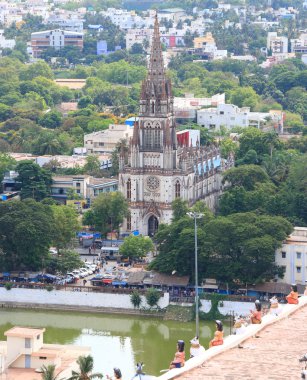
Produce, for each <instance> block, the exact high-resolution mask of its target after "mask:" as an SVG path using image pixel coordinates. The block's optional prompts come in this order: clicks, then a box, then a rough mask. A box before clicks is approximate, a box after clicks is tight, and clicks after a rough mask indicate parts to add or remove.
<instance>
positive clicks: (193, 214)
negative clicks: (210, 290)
mask: <svg viewBox="0 0 307 380" xmlns="http://www.w3.org/2000/svg"><path fill="white" fill-rule="evenodd" d="M187 215H188V216H189V217H190V218H193V219H194V240H195V305H196V307H195V324H196V326H195V328H196V336H197V337H199V306H198V258H197V222H196V220H197V219H200V218H202V217H203V214H201V213H199V212H192V211H191V212H187Z"/></svg>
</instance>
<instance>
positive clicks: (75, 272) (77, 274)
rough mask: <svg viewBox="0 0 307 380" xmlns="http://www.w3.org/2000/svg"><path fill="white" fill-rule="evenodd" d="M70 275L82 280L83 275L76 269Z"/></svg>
mask: <svg viewBox="0 0 307 380" xmlns="http://www.w3.org/2000/svg"><path fill="white" fill-rule="evenodd" d="M72 274H75V275H76V276H79V278H83V277H84V276H83V273H81V272H80V271H79V270H78V269H75V270H73V271H72Z"/></svg>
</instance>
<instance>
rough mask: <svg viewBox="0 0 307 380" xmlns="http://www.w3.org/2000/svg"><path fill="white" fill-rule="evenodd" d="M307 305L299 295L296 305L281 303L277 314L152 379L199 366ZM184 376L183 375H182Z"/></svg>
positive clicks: (165, 378)
mask: <svg viewBox="0 0 307 380" xmlns="http://www.w3.org/2000/svg"><path fill="white" fill-rule="evenodd" d="M305 305H307V296H303V297H300V299H299V304H298V305H289V304H286V305H281V312H280V314H279V315H276V314H271V313H269V314H267V315H265V316H264V317H263V318H262V323H261V324H259V325H249V326H248V327H247V328H246V330H245V332H244V333H243V334H240V335H229V336H227V337H226V338H225V339H224V344H223V345H221V346H216V347H211V348H209V349H208V350H206V351H205V352H204V353H203V354H201V355H199V356H197V357H195V358H192V359H189V360H187V361H186V362H185V365H184V366H183V367H182V368H174V369H172V370H170V371H168V372H167V373H165V374H163V375H161V376H159V377H153V379H156V380H172V379H175V378H177V377H180V376H181V375H183V374H184V373H186V372H188V371H190V370H192V369H195V368H197V367H199V366H201V365H202V364H203V363H204V362H206V361H207V360H210V359H211V358H213V357H215V356H217V355H220V354H221V353H223V352H225V351H227V350H229V349H231V348H234V347H237V346H238V344H240V343H242V342H244V341H245V340H247V339H248V338H250V337H252V336H254V335H255V334H257V333H258V332H259V331H261V330H262V329H264V328H265V327H266V326H269V325H272V324H274V323H276V322H278V321H279V320H281V319H284V318H287V317H289V316H290V315H291V314H292V313H294V312H295V311H296V310H298V309H300V308H301V307H304V306H305ZM182 378H184V376H183V377H182Z"/></svg>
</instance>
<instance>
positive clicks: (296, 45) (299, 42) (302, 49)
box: [290, 33, 307, 54]
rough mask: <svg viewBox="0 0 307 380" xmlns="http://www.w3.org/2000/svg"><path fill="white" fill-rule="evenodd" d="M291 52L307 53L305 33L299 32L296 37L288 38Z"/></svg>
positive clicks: (306, 35)
mask: <svg viewBox="0 0 307 380" xmlns="http://www.w3.org/2000/svg"><path fill="white" fill-rule="evenodd" d="M290 42H291V52H292V53H300V54H306V53H307V33H301V34H300V36H299V37H298V38H296V39H292V40H290Z"/></svg>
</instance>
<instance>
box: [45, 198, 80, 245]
mask: <svg viewBox="0 0 307 380" xmlns="http://www.w3.org/2000/svg"><path fill="white" fill-rule="evenodd" d="M51 209H52V212H53V217H54V220H56V224H55V226H54V229H55V236H54V242H53V245H54V246H55V247H56V248H57V249H58V252H59V251H60V249H62V248H67V247H69V245H70V243H71V240H72V239H73V238H74V237H75V236H76V232H77V231H78V230H79V229H80V225H79V222H78V214H77V211H76V210H75V209H74V208H73V207H70V206H57V205H53V206H51Z"/></svg>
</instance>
